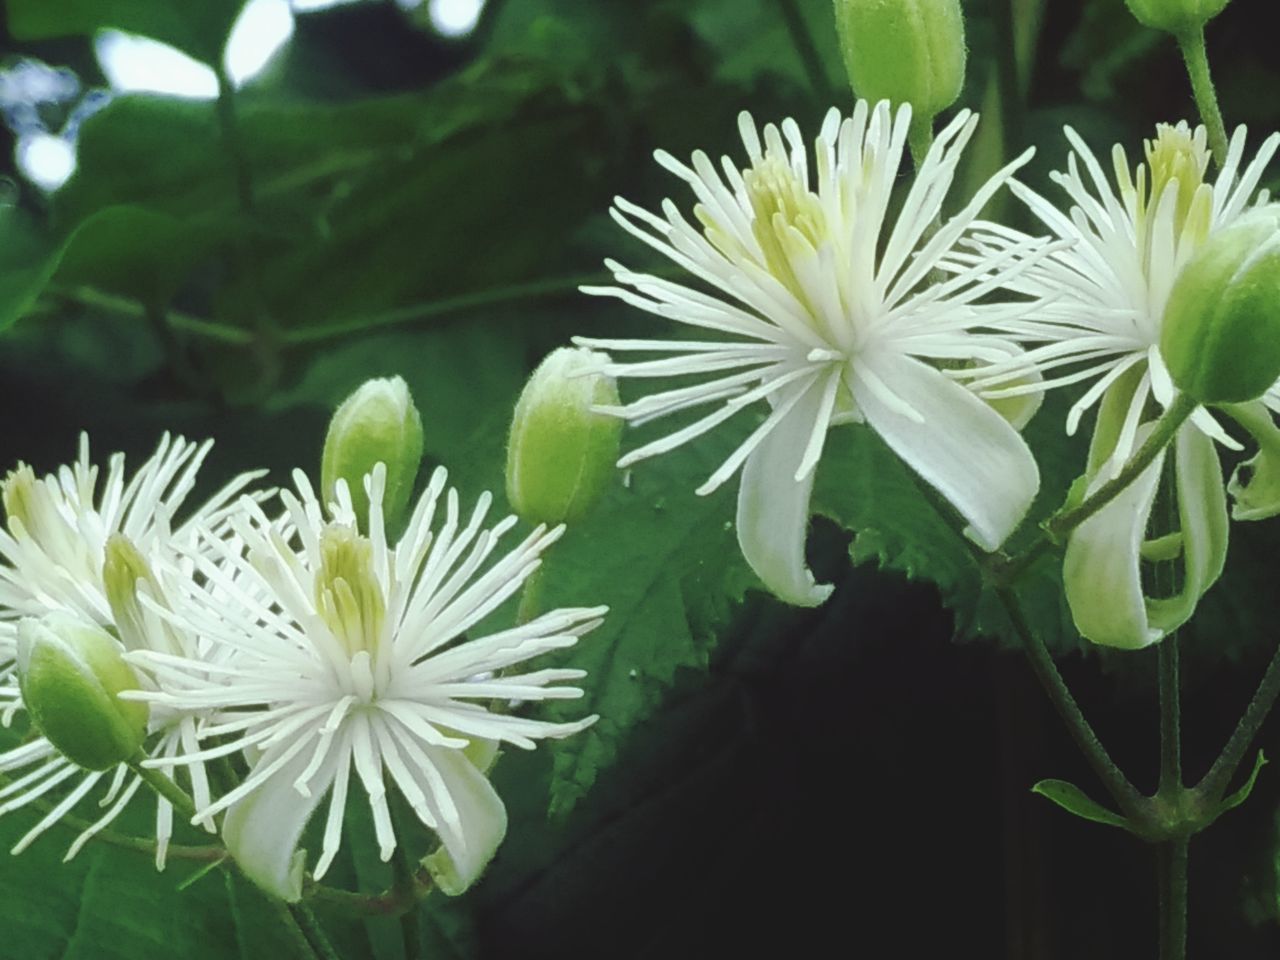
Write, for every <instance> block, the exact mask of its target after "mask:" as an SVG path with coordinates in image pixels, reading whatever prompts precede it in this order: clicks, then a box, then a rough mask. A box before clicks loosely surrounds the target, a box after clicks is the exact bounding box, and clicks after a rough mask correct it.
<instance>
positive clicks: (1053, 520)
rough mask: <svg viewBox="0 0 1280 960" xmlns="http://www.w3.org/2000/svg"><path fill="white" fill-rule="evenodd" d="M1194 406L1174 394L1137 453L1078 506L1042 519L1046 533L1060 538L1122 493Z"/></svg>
mask: <svg viewBox="0 0 1280 960" xmlns="http://www.w3.org/2000/svg"><path fill="white" fill-rule="evenodd" d="M1197 406H1198V404H1197V403H1196V402H1195V401H1194V400H1192V399H1191V398H1190V397H1189V396H1187V395H1186V394H1185V393H1180V394H1178V396H1177V397H1176V398H1175V399H1174V401H1173V403H1172V405H1170V407H1169V409H1167V410H1166V411H1165V412H1164V414H1163V416H1161V417H1160V419H1159V420H1157V421H1156V425H1155V429H1154V430H1152V431H1151V434H1150V435H1149V436H1148V437H1147V439H1146V442H1145V443H1143V444H1142V446H1140V447H1139V448H1138V452H1137V453H1135V454H1134V455H1133V456H1132V457H1131V458H1130V459H1129V462H1128V463H1126V464H1125V465H1124V467H1123V468H1122V469H1121V470H1120V472H1119V473H1118V474H1116V475H1115V476H1114V477H1112V478H1111V479H1110V480H1108V481H1107V482H1106V483H1104V484H1103V485H1102V486H1100V487H1099V488H1098V489H1097V490H1095V491H1094V492H1093V494H1092V495H1091V496H1089V497H1087V498H1086V499H1085V501H1084V502H1083V503H1081V504H1080V505H1079V506H1076V507H1072V508H1070V509H1068V510H1060V511H1058V512H1057V513H1056V514H1054V515H1053V516H1052V517H1050V518H1049V519H1048V520H1046V521H1045V524H1044V527H1045V530H1046V532H1048V534H1049V536H1050V537H1052V538H1053V539H1055V540H1058V541H1061V539H1062V538H1063V537H1064V536H1066V535H1067V534H1068V533H1070V532H1071V531H1072V530H1074V529H1075V528H1076V527H1078V526H1080V524H1082V523H1084V522H1085V521H1086V520H1088V519H1089V518H1090V517H1092V516H1093V515H1094V514H1095V513H1097V512H1098V511H1099V510H1101V509H1102V508H1103V507H1105V506H1106V505H1107V504H1108V503H1110V502H1111V501H1112V500H1114V499H1115V498H1116V497H1118V496H1119V495H1120V494H1121V493H1123V492H1124V490H1125V488H1126V487H1128V486H1129V484H1131V483H1133V481H1134V480H1136V479H1138V477H1139V476H1141V475H1142V473H1143V471H1145V470H1146V469H1147V467H1149V466H1151V464H1152V463H1153V462H1154V461H1155V459H1156V457H1158V456H1159V455H1160V452H1161V451H1162V450H1164V448H1165V447H1166V446H1168V445H1169V442H1170V441H1171V440H1172V439H1173V438H1174V435H1175V434H1176V433H1177V432H1178V428H1179V427H1181V426H1182V424H1183V423H1185V422H1186V419H1187V417H1189V416H1191V414H1192V413H1194V412H1195V409H1196V407H1197Z"/></svg>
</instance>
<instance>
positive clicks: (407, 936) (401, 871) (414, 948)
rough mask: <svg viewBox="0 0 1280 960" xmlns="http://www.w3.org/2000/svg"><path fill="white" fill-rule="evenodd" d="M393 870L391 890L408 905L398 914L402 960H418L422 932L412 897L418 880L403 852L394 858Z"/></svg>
mask: <svg viewBox="0 0 1280 960" xmlns="http://www.w3.org/2000/svg"><path fill="white" fill-rule="evenodd" d="M394 869H395V886H394V887H392V890H393V891H394V892H395V893H396V894H397V895H398V896H400V897H401V898H402V899H403V900H404V901H405V902H407V903H409V904H410V906H409V909H407V910H405V911H404V913H402V914H400V939H401V941H402V943H403V945H404V960H418V954H419V949H420V947H421V945H422V931H421V930H420V929H419V926H418V911H417V910H415V909H413V907H414V906H416V905H417V902H418V901H417V898H416V897H415V896H414V894H415V891H416V890H417V886H418V880H417V877H416V876H415V872H414V869H413V866H412V865H411V864H410V863H409V855H408V854H407V853H406V852H405V851H403V850H401V851H399V856H397V857H396V858H395V867H394Z"/></svg>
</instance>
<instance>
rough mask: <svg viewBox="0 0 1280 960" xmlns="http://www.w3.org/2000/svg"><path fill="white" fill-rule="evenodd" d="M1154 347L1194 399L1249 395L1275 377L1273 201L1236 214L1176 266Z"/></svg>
mask: <svg viewBox="0 0 1280 960" xmlns="http://www.w3.org/2000/svg"><path fill="white" fill-rule="evenodd" d="M1160 352H1161V354H1162V355H1163V357H1164V362H1165V365H1166V366H1167V367H1168V368H1169V374H1170V375H1171V376H1172V377H1173V382H1174V383H1175V384H1176V385H1177V387H1178V388H1179V389H1180V390H1182V391H1184V392H1185V393H1186V394H1187V395H1188V396H1190V397H1191V398H1192V399H1194V400H1196V401H1198V402H1199V403H1242V402H1244V401H1246V400H1253V399H1256V398H1257V397H1260V396H1262V394H1263V393H1264V392H1265V391H1266V390H1267V389H1268V388H1269V387H1271V385H1272V384H1274V383H1275V382H1276V380H1277V379H1280V206H1270V207H1266V208H1263V209H1261V210H1257V211H1255V212H1253V213H1250V214H1247V215H1246V216H1244V217H1241V218H1240V220H1239V221H1237V222H1236V223H1235V224H1234V225H1232V226H1230V227H1228V228H1226V229H1225V230H1221V231H1219V232H1218V233H1217V234H1215V235H1213V236H1211V237H1210V238H1209V239H1208V240H1207V241H1206V242H1205V245H1204V246H1203V247H1201V248H1200V250H1199V251H1197V253H1196V254H1195V256H1194V257H1192V259H1191V260H1190V261H1189V262H1188V263H1187V265H1186V266H1185V267H1183V268H1182V272H1181V273H1179V274H1178V279H1177V280H1176V281H1175V282H1174V285H1173V289H1172V291H1170V293H1169V302H1168V305H1167V306H1166V307H1165V313H1164V324H1163V330H1162V332H1161V336H1160Z"/></svg>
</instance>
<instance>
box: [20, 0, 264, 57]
mask: <svg viewBox="0 0 1280 960" xmlns="http://www.w3.org/2000/svg"><path fill="white" fill-rule="evenodd" d="M242 6H244V0H179V2H177V3H175V2H173V0H8V3H7V4H6V8H7V10H8V23H9V32H10V33H11V34H12V35H13V38H14V39H15V40H47V39H49V38H51V37H67V36H72V35H75V34H80V33H84V34H91V33H94V32H95V31H97V30H100V29H102V28H104V27H115V28H117V29H119V30H125V31H127V32H129V33H139V34H142V35H143V36H145V37H151V38H152V39H154V40H162V41H164V42H165V43H169V44H172V45H173V46H175V47H178V48H179V49H181V50H185V51H186V52H187V53H189V54H191V55H192V56H194V57H196V58H197V59H200V60H203V61H204V62H205V63H216V62H217V61H218V60H220V59H221V57H222V48H223V46H224V45H225V43H226V39H227V34H229V33H230V32H231V25H232V24H233V23H235V19H236V17H237V16H238V15H239V13H240V8H241V7H242Z"/></svg>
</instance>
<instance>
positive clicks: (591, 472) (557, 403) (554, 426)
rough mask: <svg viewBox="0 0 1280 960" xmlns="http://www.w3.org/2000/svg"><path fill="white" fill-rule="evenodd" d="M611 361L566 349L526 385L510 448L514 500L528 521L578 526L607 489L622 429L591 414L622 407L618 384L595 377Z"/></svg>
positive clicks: (509, 486) (585, 351)
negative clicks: (603, 408)
mask: <svg viewBox="0 0 1280 960" xmlns="http://www.w3.org/2000/svg"><path fill="white" fill-rule="evenodd" d="M608 360H609V358H608V356H606V355H605V354H602V353H596V352H593V351H591V350H588V349H585V348H583V347H561V348H560V349H558V350H555V351H553V352H552V353H551V354H549V355H548V356H547V358H546V359H545V360H543V361H542V363H541V364H540V365H539V366H538V369H537V370H535V371H534V372H533V376H531V377H530V378H529V382H528V383H526V384H525V387H524V391H523V392H522V393H521V394H520V399H519V401H517V403H516V410H515V416H514V418H513V419H512V421H511V437H510V440H509V442H508V445H507V499H508V500H510V501H511V506H512V509H514V510H515V512H516V513H517V514H519V515H520V516H521V517H522V518H523V519H525V520H528V521H530V522H532V523H562V522H566V521H568V522H573V521H575V520H578V519H580V518H581V517H582V516H584V515H585V514H586V512H587V511H588V510H590V509H591V507H592V506H594V505H595V503H596V501H597V500H599V498H600V496H601V495H602V494H603V493H604V491H605V489H606V488H607V487H608V484H609V480H610V478H611V477H612V476H613V471H614V464H615V463H616V462H617V460H618V446H619V443H620V440H621V434H622V421H621V420H619V419H618V418H616V417H612V416H609V415H608V414H603V413H597V412H595V411H594V410H593V409H592V408H593V407H597V406H608V405H611V404H613V405H616V404H617V403H618V389H617V387H616V386H615V385H614V382H613V380H612V378H610V377H606V376H604V375H603V374H601V373H598V372H593V371H595V370H597V368H599V367H600V366H601V365H602V364H604V363H607V362H608Z"/></svg>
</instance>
